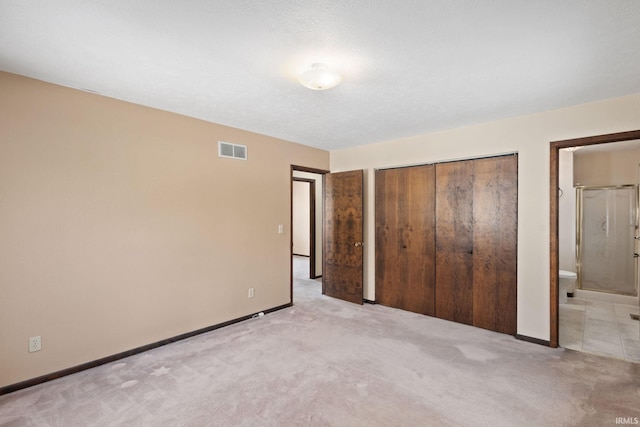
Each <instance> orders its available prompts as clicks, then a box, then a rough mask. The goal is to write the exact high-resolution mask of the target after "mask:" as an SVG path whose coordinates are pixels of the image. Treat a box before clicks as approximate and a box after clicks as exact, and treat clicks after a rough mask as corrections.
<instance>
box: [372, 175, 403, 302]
mask: <svg viewBox="0 0 640 427" xmlns="http://www.w3.org/2000/svg"><path fill="white" fill-rule="evenodd" d="M402 175H403V174H402V171H401V170H400V169H386V170H377V171H376V172H375V181H376V182H375V186H376V190H375V197H376V200H375V218H376V247H375V258H376V276H375V277H376V302H378V303H379V304H382V305H386V306H389V307H395V308H402V300H403V295H402V293H403V287H402V274H403V270H404V269H405V268H404V265H403V264H404V261H403V260H402V259H401V250H400V234H401V231H402V230H401V224H402V220H401V219H400V218H401V217H402V211H403V210H404V206H403V205H404V203H403V201H402V197H401V196H402V181H403V176H402Z"/></svg>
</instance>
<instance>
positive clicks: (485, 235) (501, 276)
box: [473, 155, 518, 335]
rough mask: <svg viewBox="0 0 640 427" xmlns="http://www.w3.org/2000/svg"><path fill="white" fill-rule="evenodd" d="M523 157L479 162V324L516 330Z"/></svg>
mask: <svg viewBox="0 0 640 427" xmlns="http://www.w3.org/2000/svg"><path fill="white" fill-rule="evenodd" d="M517 168H518V158H517V156H515V155H513V156H503V157H493V158H487V159H478V160H475V161H474V169H475V170H474V183H473V212H474V227H473V325H474V326H479V327H481V328H486V329H491V330H494V331H497V332H503V333H507V334H512V335H514V334H515V333H516V312H517V307H516V304H517V259H516V258H517V241H518V237H517V221H518V218H517V214H518V209H517V203H518V171H517Z"/></svg>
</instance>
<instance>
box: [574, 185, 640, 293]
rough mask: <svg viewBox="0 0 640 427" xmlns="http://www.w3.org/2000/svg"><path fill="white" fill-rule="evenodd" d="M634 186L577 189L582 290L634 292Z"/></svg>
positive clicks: (635, 208)
mask: <svg viewBox="0 0 640 427" xmlns="http://www.w3.org/2000/svg"><path fill="white" fill-rule="evenodd" d="M637 194H638V189H637V186H620V187H597V188H595V187H592V188H589V187H584V188H578V201H579V205H578V220H579V225H578V230H579V237H578V240H579V242H578V281H579V286H580V288H582V289H586V290H593V291H601V292H612V293H616V294H620V295H633V296H636V295H637V287H636V280H637V279H636V277H637V259H636V256H635V255H634V253H635V235H636V225H637V220H638V209H637Z"/></svg>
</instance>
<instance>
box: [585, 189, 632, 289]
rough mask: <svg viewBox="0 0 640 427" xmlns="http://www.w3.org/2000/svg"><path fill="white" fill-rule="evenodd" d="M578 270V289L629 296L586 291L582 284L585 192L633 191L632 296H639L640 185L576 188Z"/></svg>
mask: <svg viewBox="0 0 640 427" xmlns="http://www.w3.org/2000/svg"><path fill="white" fill-rule="evenodd" d="M575 188H576V269H577V273H578V280H577V289H582V290H587V291H589V292H602V293H609V294H614V295H628V294H626V293H621V292H616V291H614V290H607V289H592V288H588V289H585V288H584V287H583V284H582V279H583V271H582V264H583V253H582V249H583V244H582V242H583V228H584V227H583V226H584V191H585V190H621V189H633V193H634V196H635V206H634V207H633V208H632V209H633V210H634V224H633V238H634V241H633V242H634V243H633V256H634V262H633V290H634V293H633V294H632V296H634V297H635V296H638V261H637V258H638V253H637V249H636V246H637V245H636V242H637V241H638V239H639V238H640V237H639V236H638V222H639V221H640V216H639V215H640V186H639V185H638V184H623V185H602V186H584V185H580V186H576V187H575Z"/></svg>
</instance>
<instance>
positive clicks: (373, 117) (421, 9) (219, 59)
mask: <svg viewBox="0 0 640 427" xmlns="http://www.w3.org/2000/svg"><path fill="white" fill-rule="evenodd" d="M313 62H325V63H327V64H328V65H330V66H332V67H335V68H337V69H339V70H340V71H341V72H342V73H343V76H344V79H343V82H342V84H340V85H339V86H337V87H336V88H333V89H331V90H328V91H324V92H319V91H311V90H309V89H306V88H304V87H303V86H301V85H300V84H298V83H297V81H296V74H297V73H299V72H300V71H302V70H303V69H304V68H305V67H308V66H309V65H310V64H311V63H313ZM0 69H1V70H4V71H8V72H11V73H17V74H21V75H25V76H29V77H34V78H36V79H40V80H44V81H48V82H52V83H56V84H60V85H64V86H69V87H73V88H80V89H86V90H90V91H95V92H98V93H100V94H103V95H105V96H109V97H113V98H117V99H122V100H126V101H130V102H134V103H137V104H142V105H147V106H152V107H156V108H160V109H163V110H168V111H173V112H176V113H180V114H184V115H187V116H192V117H196V118H200V119H204V120H208V121H211V122H216V123H221V124H225V125H229V126H234V127H238V128H241V129H246V130H250V131H254V132H259V133H262V134H267V135H271V136H275V137H279V138H282V139H286V140H290V141H295V142H299V143H302V144H306V145H310V146H315V147H319V148H323V149H339V148H344V147H349V146H355V145H361V144H368V143H373V142H378V141H384V140H388V139H393V138H400V137H405V136H411V135H417V134H423V133H428V132H432V131H437V130H443V129H450V128H456V127H461V126H466V125H470V124H473V123H479V122H485V121H491V120H496V119H500V118H505V117H511V116H517V115H522V114H528V113H533V112H539V111H546V110H551V109H556V108H561V107H565V106H570V105H575V104H580V103H585V102H591V101H596V100H601V99H605V98H611V97H617V96H621V95H626V94H631V93H640V1H638V0H563V1H558V0H535V1H531V0H484V1H483V0H430V1H426V0H388V1H383V0H379V1H376V0H352V1H344V0H324V1H320V0H299V1H295V0H269V1H259V0H231V1H222V0H185V1H177V0H135V1H132V0H114V1H107V0H56V1H51V0H2V1H0ZM0 95H1V94H0Z"/></svg>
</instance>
